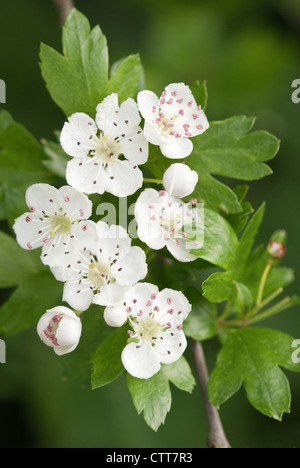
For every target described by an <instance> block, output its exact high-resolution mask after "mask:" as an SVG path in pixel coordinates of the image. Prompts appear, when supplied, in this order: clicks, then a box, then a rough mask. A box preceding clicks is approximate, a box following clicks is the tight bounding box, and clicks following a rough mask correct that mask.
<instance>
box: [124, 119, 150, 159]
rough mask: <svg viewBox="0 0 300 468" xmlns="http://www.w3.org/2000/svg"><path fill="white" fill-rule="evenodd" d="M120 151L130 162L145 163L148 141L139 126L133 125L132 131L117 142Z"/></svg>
mask: <svg viewBox="0 0 300 468" xmlns="http://www.w3.org/2000/svg"><path fill="white" fill-rule="evenodd" d="M119 146H120V149H121V153H122V154H123V155H124V156H125V158H126V159H127V160H128V161H129V162H131V163H132V164H145V163H146V162H147V160H148V154H149V147H148V142H147V140H146V138H145V136H144V134H143V132H142V130H141V128H140V127H135V129H134V131H133V132H132V133H130V134H129V135H126V137H124V138H121V139H120V142H119Z"/></svg>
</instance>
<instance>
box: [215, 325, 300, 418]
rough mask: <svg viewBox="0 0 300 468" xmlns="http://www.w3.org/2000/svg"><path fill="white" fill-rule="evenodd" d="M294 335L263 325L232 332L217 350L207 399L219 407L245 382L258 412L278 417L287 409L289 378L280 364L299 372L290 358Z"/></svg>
mask: <svg viewBox="0 0 300 468" xmlns="http://www.w3.org/2000/svg"><path fill="white" fill-rule="evenodd" d="M293 341H294V339H293V338H292V337H290V336H288V335H286V334H284V333H281V332H278V331H275V330H270V329H265V328H245V329H242V330H237V331H235V332H233V333H231V334H230V335H229V337H228V339H227V341H226V343H225V345H224V347H223V348H222V350H221V351H220V353H219V356H218V360H217V366H216V368H215V370H214V371H213V372H212V374H211V378H210V381H209V385H208V392H209V399H210V400H211V402H212V403H213V404H214V405H215V406H217V407H219V406H220V405H222V404H223V403H224V402H225V401H227V400H228V399H229V398H230V397H231V396H232V395H234V394H235V393H236V392H237V391H238V390H239V388H240V387H241V386H242V384H244V386H245V390H246V393H247V397H248V399H249V401H250V403H251V404H252V405H253V406H254V407H255V408H256V409H257V410H258V411H260V412H261V413H263V414H265V415H267V416H270V417H272V418H274V419H277V420H281V419H282V415H283V413H288V412H289V411H290V404H291V395H290V388H289V383H288V380H287V378H286V376H285V374H284V373H283V372H282V370H281V369H280V367H284V368H286V369H288V370H291V371H295V372H300V365H299V364H294V363H293V362H292V352H293V348H292V343H293Z"/></svg>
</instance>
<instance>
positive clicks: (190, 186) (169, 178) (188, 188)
mask: <svg viewBox="0 0 300 468" xmlns="http://www.w3.org/2000/svg"><path fill="white" fill-rule="evenodd" d="M198 179H199V177H198V174H197V172H196V171H192V170H191V169H190V168H189V167H188V166H187V165H186V164H179V163H176V164H172V165H171V166H170V167H169V168H168V169H167V170H166V172H165V173H164V177H163V186H164V188H165V190H166V192H168V194H169V195H172V196H173V197H178V198H184V197H187V196H188V195H190V194H191V193H193V191H194V190H195V187H196V185H197V183H198Z"/></svg>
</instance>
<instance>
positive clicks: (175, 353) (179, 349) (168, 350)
mask: <svg viewBox="0 0 300 468" xmlns="http://www.w3.org/2000/svg"><path fill="white" fill-rule="evenodd" d="M162 337H163V339H158V340H157V342H156V344H155V347H154V348H153V351H154V353H155V354H156V357H157V360H159V361H160V362H161V363H162V364H172V363H173V362H176V361H178V359H179V358H180V357H181V356H182V354H183V353H184V351H185V350H186V347H187V341H186V337H185V334H184V333H183V331H177V330H176V329H175V330H174V329H173V330H172V329H170V330H168V331H166V332H165V333H164V334H163V335H162Z"/></svg>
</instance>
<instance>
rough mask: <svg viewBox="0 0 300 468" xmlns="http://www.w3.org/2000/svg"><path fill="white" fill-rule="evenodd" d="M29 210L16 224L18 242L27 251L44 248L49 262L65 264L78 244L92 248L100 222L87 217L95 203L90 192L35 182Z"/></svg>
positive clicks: (30, 194)
mask: <svg viewBox="0 0 300 468" xmlns="http://www.w3.org/2000/svg"><path fill="white" fill-rule="evenodd" d="M26 203H27V205H28V207H29V211H30V212H28V213H25V214H23V215H22V216H20V217H19V218H18V219H16V221H15V224H14V226H13V228H14V230H15V233H16V236H17V241H18V243H19V244H20V245H21V247H23V248H24V249H26V250H31V249H36V248H38V247H43V249H42V255H41V259H42V261H43V263H44V264H45V265H50V266H57V265H64V264H65V263H68V262H69V261H70V257H72V255H73V253H74V252H76V250H77V248H78V245H79V243H80V245H82V244H84V246H85V247H86V248H89V247H90V246H91V245H93V243H94V242H95V239H96V233H97V230H96V224H95V223H93V222H92V221H87V219H88V218H89V217H90V216H91V214H92V203H91V201H90V200H89V199H88V197H87V196H86V195H84V194H83V193H81V192H79V191H78V190H76V189H74V188H73V187H69V186H65V187H61V188H60V189H59V190H57V189H56V188H55V187H52V186H51V185H48V184H35V185H32V186H31V187H29V189H28V190H27V192H26Z"/></svg>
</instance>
